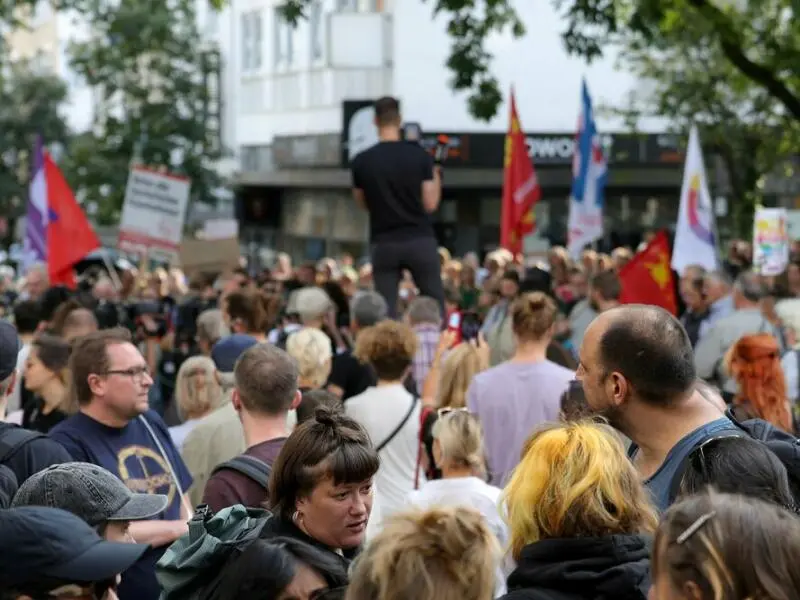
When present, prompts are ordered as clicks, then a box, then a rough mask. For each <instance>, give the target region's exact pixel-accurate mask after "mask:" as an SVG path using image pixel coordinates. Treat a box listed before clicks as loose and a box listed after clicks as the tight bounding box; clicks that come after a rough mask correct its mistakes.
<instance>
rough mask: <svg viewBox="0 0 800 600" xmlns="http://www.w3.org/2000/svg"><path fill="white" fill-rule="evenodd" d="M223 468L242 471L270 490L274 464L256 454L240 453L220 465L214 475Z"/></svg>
mask: <svg viewBox="0 0 800 600" xmlns="http://www.w3.org/2000/svg"><path fill="white" fill-rule="evenodd" d="M223 469H229V470H231V471H236V472H237V473H241V474H242V475H244V476H245V477H248V478H250V479H251V480H253V481H255V482H256V483H257V484H258V485H260V486H261V487H262V488H264V489H265V490H266V491H267V492H269V478H270V476H271V475H272V466H271V465H268V464H267V463H265V462H264V461H263V460H259V459H257V458H256V457H255V456H249V455H247V454H240V455H239V456H237V457H235V458H232V459H231V460H229V461H228V462H224V463H222V464H221V465H218V466H217V467H216V468H215V469H214V470H213V471H212V472H211V474H212V475H213V474H214V473H217V472H219V471H222V470H223Z"/></svg>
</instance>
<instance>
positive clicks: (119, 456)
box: [50, 410, 192, 600]
mask: <svg viewBox="0 0 800 600" xmlns="http://www.w3.org/2000/svg"><path fill="white" fill-rule="evenodd" d="M144 418H146V419H147V422H148V423H149V424H150V426H151V427H152V429H153V432H154V433H155V434H156V435H157V436H158V439H159V441H160V442H161V445H162V446H163V447H164V450H165V452H166V453H167V455H168V458H169V461H170V463H171V464H172V467H173V468H174V469H175V473H176V475H177V477H178V479H179V480H180V484H181V488H182V489H183V491H184V492H186V491H187V490H188V489H189V486H190V485H191V484H192V476H191V475H190V474H189V470H188V469H187V468H186V465H185V464H184V463H183V460H182V459H181V457H180V454H179V453H178V451H177V450H176V449H175V446H174V445H173V443H172V440H171V439H170V436H169V432H168V431H167V427H166V425H165V424H164V421H162V420H161V417H159V416H158V414H157V413H156V412H154V411H152V410H151V411H148V412H147V413H146V414H145V415H144ZM50 437H51V438H53V439H54V440H56V441H57V442H59V443H60V444H61V445H62V446H64V448H66V449H67V452H69V454H70V455H71V456H72V458H73V460H76V461H81V462H89V463H93V464H95V465H99V466H101V467H103V468H105V469H107V470H109V471H111V472H112V473H114V474H115V475H117V477H119V478H120V479H121V480H122V481H123V483H125V485H127V486H128V488H129V489H130V490H132V491H134V492H137V493H151V494H165V495H167V496H168V497H169V500H170V502H169V505H168V506H167V510H166V511H164V513H163V514H162V515H160V516H159V517H156V518H157V519H162V520H168V521H173V520H177V519H180V517H181V498H180V493H179V492H178V490H177V487H176V485H175V482H174V481H173V480H172V476H171V475H170V469H169V466H168V465H167V464H166V462H165V461H164V458H163V457H162V456H161V453H160V451H159V449H158V446H157V445H156V444H155V442H154V441H153V439H152V437H151V436H150V433H148V431H147V428H146V427H145V425H144V423H142V422H141V419H134V420H133V421H131V422H130V423H128V424H127V425H126V426H125V427H123V428H122V429H118V428H115V427H108V426H106V425H103V424H102V423H99V422H98V421H95V420H94V419H92V418H91V417H88V416H86V415H84V414H83V413H78V414H76V415H73V416H72V417H70V418H69V419H67V420H66V421H63V422H61V423H59V424H58V425H57V426H56V427H54V428H53V429H52V430H51V431H50ZM165 550H166V546H165V547H162V548H152V549H150V550H148V551H147V552H146V553H145V554H144V556H143V557H142V558H141V559H140V560H139V561H138V562H137V563H136V564H135V565H133V566H132V567H131V568H130V569H128V570H127V571H126V572H125V573H123V575H122V583H121V585H120V588H119V592H118V595H119V598H120V600H158V597H159V595H160V588H159V585H158V582H157V581H156V576H155V565H156V562H158V559H159V558H161V555H162V554H163V553H164V551H165Z"/></svg>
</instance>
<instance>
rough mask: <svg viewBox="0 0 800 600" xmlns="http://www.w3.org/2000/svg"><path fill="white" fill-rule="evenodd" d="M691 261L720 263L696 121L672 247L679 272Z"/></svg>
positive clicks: (712, 266) (711, 267)
mask: <svg viewBox="0 0 800 600" xmlns="http://www.w3.org/2000/svg"><path fill="white" fill-rule="evenodd" d="M689 265H700V266H702V267H705V268H706V269H707V270H709V271H713V270H714V269H716V268H717V266H718V262H717V243H716V226H715V224H714V206H713V203H712V201H711V194H710V193H709V192H708V180H707V179H706V170H705V168H704V167H703V153H702V150H701V149H700V136H699V134H698V133H697V127H696V126H694V125H692V130H691V132H690V133H689V148H688V149H687V151H686V164H685V166H684V169H683V185H682V186H681V205H680V208H679V209H678V224H677V226H676V228H675V245H674V247H673V249H672V268H673V269H675V271H677V272H678V274H679V275H681V274H683V270H684V269H685V268H686V267H688V266H689Z"/></svg>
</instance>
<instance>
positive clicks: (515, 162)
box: [500, 89, 542, 254]
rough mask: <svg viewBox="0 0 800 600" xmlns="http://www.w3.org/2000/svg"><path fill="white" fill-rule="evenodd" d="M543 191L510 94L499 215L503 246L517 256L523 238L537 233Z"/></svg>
mask: <svg viewBox="0 0 800 600" xmlns="http://www.w3.org/2000/svg"><path fill="white" fill-rule="evenodd" d="M541 195H542V189H541V187H540V186H539V180H538V179H537V178H536V170H535V169H534V168H533V162H532V161H531V157H530V155H529V154H528V146H527V144H526V143H525V134H524V133H523V131H522V126H521V125H520V122H519V115H517V101H516V98H515V97H514V90H513V89H512V90H511V112H510V116H509V124H508V133H507V134H506V144H505V160H504V166H503V202H502V208H501V215H500V246H501V247H503V248H506V249H508V250H510V251H511V252H512V253H514V254H517V253H519V252H522V238H523V237H524V236H525V235H527V234H529V233H531V232H533V231H534V230H535V229H536V223H535V220H534V215H533V207H534V206H535V205H536V203H537V202H538V201H539V198H540V197H541Z"/></svg>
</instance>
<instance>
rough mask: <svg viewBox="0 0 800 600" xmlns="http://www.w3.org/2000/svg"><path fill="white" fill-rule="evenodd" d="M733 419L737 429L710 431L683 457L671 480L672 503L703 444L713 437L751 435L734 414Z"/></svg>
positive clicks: (745, 436) (670, 497) (670, 494)
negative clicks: (693, 456)
mask: <svg viewBox="0 0 800 600" xmlns="http://www.w3.org/2000/svg"><path fill="white" fill-rule="evenodd" d="M728 412H730V411H728ZM726 414H727V412H726ZM731 420H732V421H733V423H734V424H735V425H736V426H737V429H726V430H723V431H719V432H716V433H710V434H708V435H706V436H705V437H704V438H702V439H700V440H698V441H697V443H696V444H695V445H694V446H692V449H691V450H689V452H688V454H686V457H685V458H684V459H683V461H681V464H680V465H679V466H678V470H677V471H675V475H673V476H672V481H670V484H669V503H670V504H672V503H673V502H675V499H676V498H677V497H678V494H680V491H681V484H682V483H683V477H684V475H686V469H688V468H689V461H690V460H691V458H692V454H694V452H696V451H697V449H698V448H699V447H700V446H702V445H703V444H705V443H706V442H708V441H709V440H711V439H722V438H729V437H743V438H750V437H751V436H750V434H748V433H747V431H746V430H745V429H743V428H742V427H741V425H740V424H739V422H738V421H736V420H735V419H734V418H733V415H732V414H731Z"/></svg>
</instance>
